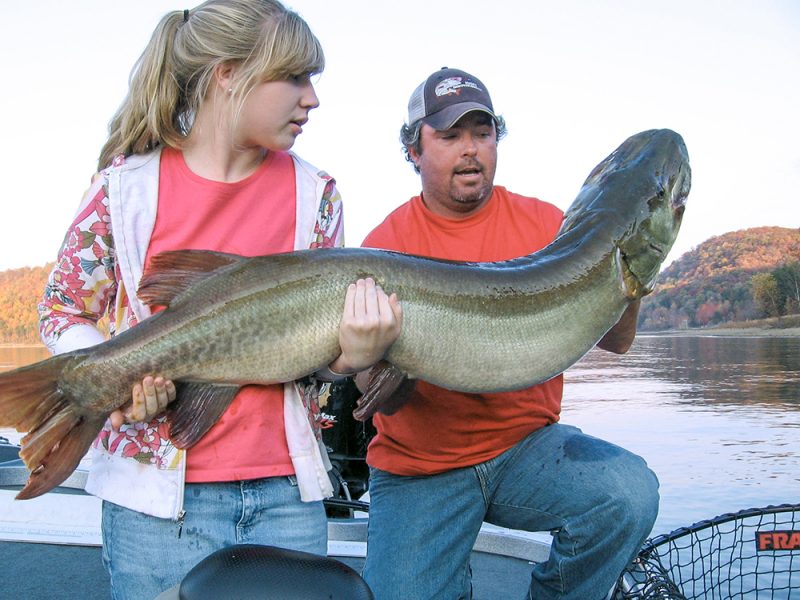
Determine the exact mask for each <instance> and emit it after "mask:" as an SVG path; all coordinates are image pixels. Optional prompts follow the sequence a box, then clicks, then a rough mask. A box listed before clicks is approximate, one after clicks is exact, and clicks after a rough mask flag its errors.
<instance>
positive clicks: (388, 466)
mask: <svg viewBox="0 0 800 600" xmlns="http://www.w3.org/2000/svg"><path fill="white" fill-rule="evenodd" d="M562 217H563V214H562V212H561V210H559V209H558V208H557V207H555V206H553V205H552V204H548V203H546V202H542V201H541V200H538V199H536V198H527V197H525V196H520V195H517V194H513V193H511V192H509V191H507V190H506V189H505V188H503V187H500V186H495V187H494V191H493V193H492V196H491V198H490V199H489V201H488V202H487V203H486V204H485V205H484V206H483V207H482V208H481V209H480V210H479V211H478V212H477V213H475V214H473V215H470V216H469V217H467V218H466V219H461V220H452V219H447V218H444V217H441V216H439V215H436V214H434V213H432V212H431V211H430V210H428V208H427V207H426V206H425V204H424V202H423V200H422V198H421V197H420V196H416V197H414V198H412V199H411V200H410V201H409V202H407V203H405V204H403V205H402V206H400V207H399V208H398V209H397V210H395V211H394V212H392V213H391V214H390V215H389V216H388V217H387V218H386V220H385V221H384V222H383V223H381V224H380V225H379V226H378V227H376V228H375V229H374V230H373V231H372V232H371V233H370V234H369V235H368V236H367V237H366V239H365V240H364V242H363V244H362V245H363V246H366V247H370V248H382V249H386V250H398V251H400V252H406V253H409V254H420V255H424V256H430V257H433V258H445V259H450V260H466V261H481V262H488V261H499V260H508V259H511V258H517V257H519V256H525V255H527V254H531V253H533V252H536V251H537V250H541V249H542V248H544V247H545V246H546V245H547V244H549V243H550V242H551V241H552V240H553V238H554V237H555V235H556V233H557V231H558V229H559V227H560V226H561V220H562ZM402 301H403V299H402V298H400V302H401V303H402ZM562 388H563V378H562V376H560V375H559V376H557V377H554V378H553V379H551V380H549V381H546V382H545V383H542V384H540V385H536V386H533V387H531V388H527V389H523V390H517V391H512V392H501V393H494V394H467V393H461V392H453V391H450V390H446V389H444V388H440V387H438V386H435V385H432V384H429V383H427V382H424V381H418V382H417V385H416V389H415V391H414V394H413V397H412V399H411V401H410V402H409V403H408V404H406V405H405V406H404V407H403V408H401V409H400V410H399V411H398V412H397V413H395V414H394V415H392V416H386V415H381V414H378V415H376V416H375V417H374V419H373V422H374V424H375V426H376V428H377V435H376V436H375V437H374V438H373V439H372V442H371V443H370V445H369V451H368V455H367V462H368V463H369V464H370V465H372V466H374V467H377V468H379V469H382V470H384V471H388V472H390V473H395V474H397V475H430V474H434V473H441V472H443V471H447V470H449V469H454V468H459V467H466V466H470V465H474V464H478V463H480V462H483V461H486V460H489V459H491V458H494V457H495V456H498V455H499V454H501V453H502V452H504V451H506V450H507V449H509V448H510V447H512V446H513V445H514V444H516V443H517V442H519V441H520V440H521V439H523V438H524V437H525V436H527V435H528V434H529V433H531V432H533V431H535V430H537V429H540V428H541V427H544V426H546V425H549V424H551V423H555V422H556V421H557V420H558V417H559V413H560V411H561V392H562Z"/></svg>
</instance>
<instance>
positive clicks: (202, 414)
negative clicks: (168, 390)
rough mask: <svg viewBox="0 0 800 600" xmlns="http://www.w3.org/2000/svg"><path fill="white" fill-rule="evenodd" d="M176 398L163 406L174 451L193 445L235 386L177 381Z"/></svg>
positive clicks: (224, 406)
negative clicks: (165, 408) (165, 409)
mask: <svg viewBox="0 0 800 600" xmlns="http://www.w3.org/2000/svg"><path fill="white" fill-rule="evenodd" d="M175 387H176V399H175V401H174V402H172V403H170V405H169V406H168V407H167V423H169V437H170V440H172V443H173V444H175V446H176V447H178V448H189V447H190V446H193V445H194V444H196V443H197V441H198V440H199V439H200V438H201V437H203V436H204V435H205V434H206V432H207V431H208V430H209V429H211V427H212V426H213V425H214V423H216V422H217V421H218V420H219V418H220V417H221V416H222V413H224V412H225V410H226V409H227V408H228V406H230V404H231V402H232V401H233V397H234V396H236V393H237V392H238V391H239V386H238V385H223V384H215V383H201V382H192V381H190V382H178V383H176V385H175Z"/></svg>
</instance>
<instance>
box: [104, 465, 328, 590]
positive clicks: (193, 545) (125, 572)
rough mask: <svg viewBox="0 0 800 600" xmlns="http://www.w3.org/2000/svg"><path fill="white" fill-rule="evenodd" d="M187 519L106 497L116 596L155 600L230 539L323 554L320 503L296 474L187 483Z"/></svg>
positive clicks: (107, 550) (107, 559)
mask: <svg viewBox="0 0 800 600" xmlns="http://www.w3.org/2000/svg"><path fill="white" fill-rule="evenodd" d="M184 511H185V515H184V519H183V523H182V524H181V523H180V522H178V521H173V520H171V519H160V518H158V517H151V516H149V515H145V514H143V513H140V512H136V511H134V510H129V509H127V508H123V507H121V506H118V505H116V504H112V503H110V502H103V518H102V531H103V563H104V565H105V567H106V570H107V571H108V573H109V575H110V577H111V595H112V597H113V598H114V600H152V598H155V597H156V596H158V595H159V594H160V593H161V592H162V591H164V590H166V589H169V588H171V587H173V586H175V585H177V584H178V583H180V581H181V580H182V579H183V577H184V575H186V573H188V572H189V571H190V570H191V569H192V567H194V566H195V565H196V564H197V563H198V562H200V561H201V560H202V559H203V558H205V557H206V556H208V555H209V554H211V553H212V552H215V551H216V550H219V549H220V548H223V547H225V546H230V545H232V544H265V545H270V546H278V547H281V548H289V549H291V550H303V551H305V552H313V553H315V554H320V555H323V556H324V555H325V554H326V552H327V549H328V522H327V518H326V516H325V508H324V506H323V504H322V502H301V501H300V491H299V490H298V488H297V485H296V484H295V482H294V478H290V477H268V478H265V479H254V480H251V481H235V482H224V483H188V484H186V489H185V493H184Z"/></svg>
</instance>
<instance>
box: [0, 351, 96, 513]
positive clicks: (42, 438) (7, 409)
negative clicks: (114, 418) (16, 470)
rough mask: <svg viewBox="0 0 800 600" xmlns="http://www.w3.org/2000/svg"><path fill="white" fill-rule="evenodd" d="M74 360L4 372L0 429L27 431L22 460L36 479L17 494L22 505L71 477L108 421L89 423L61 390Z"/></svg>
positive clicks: (45, 362) (1, 376)
mask: <svg viewBox="0 0 800 600" xmlns="http://www.w3.org/2000/svg"><path fill="white" fill-rule="evenodd" d="M79 360H80V359H79ZM74 361H75V355H74V354H73V353H70V354H63V355H60V356H54V357H53V358H50V359H48V360H43V361H41V362H38V363H35V364H33V365H29V366H27V367H22V368H21V369H16V370H14V371H9V372H7V373H0V427H14V428H15V429H16V430H17V431H24V432H28V434H27V435H26V436H25V437H24V438H22V442H21V446H22V448H21V450H20V453H19V455H20V458H21V459H22V460H23V462H24V463H25V466H27V467H28V468H29V469H30V470H31V474H30V477H29V479H28V482H27V483H26V484H25V487H24V488H23V489H22V490H21V491H20V492H19V494H17V498H18V499H20V500H22V499H26V498H34V497H36V496H40V495H41V494H44V493H45V492H47V491H49V490H51V489H52V488H54V487H56V486H57V485H58V484H60V483H62V482H63V481H64V480H65V479H66V478H67V477H69V475H70V474H71V473H72V472H73V471H74V470H75V468H76V467H77V466H78V463H80V461H81V458H83V456H84V454H86V452H87V451H88V449H89V446H90V445H91V443H92V441H93V440H94V438H95V437H96V436H97V433H98V432H99V431H100V428H101V427H102V426H103V423H104V422H105V417H103V418H98V419H89V418H88V417H87V415H86V414H84V413H82V412H80V411H79V408H78V407H77V405H75V404H74V403H73V402H72V401H71V399H70V398H69V397H67V396H66V395H65V394H64V393H63V392H62V391H61V390H60V389H59V385H58V382H59V377H60V375H61V372H62V370H63V369H64V368H65V367H67V366H70V365H72V364H74Z"/></svg>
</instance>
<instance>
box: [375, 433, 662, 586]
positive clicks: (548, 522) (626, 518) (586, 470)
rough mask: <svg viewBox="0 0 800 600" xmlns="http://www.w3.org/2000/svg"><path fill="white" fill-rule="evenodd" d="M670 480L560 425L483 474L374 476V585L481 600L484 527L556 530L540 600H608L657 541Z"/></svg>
mask: <svg viewBox="0 0 800 600" xmlns="http://www.w3.org/2000/svg"><path fill="white" fill-rule="evenodd" d="M657 512H658V480H657V479H656V476H655V475H654V474H653V472H652V471H650V469H648V468H647V465H646V464H645V461H644V460H643V459H642V458H640V457H639V456H636V455H635V454H632V453H631V452H628V451H627V450H624V449H623V448H620V447H619V446H615V445H614V444H611V443H608V442H605V441H603V440H600V439H597V438H594V437H591V436H588V435H585V434H584V433H582V432H581V431H580V430H579V429H577V428H575V427H571V426H568V425H562V424H554V425H550V426H548V427H545V428H543V429H540V430H539V431H536V432H534V433H532V434H530V435H529V436H528V437H527V438H525V439H524V440H522V441H521V442H519V443H518V444H517V445H516V446H514V447H512V448H510V449H509V450H507V451H506V452H504V453H503V454H501V455H499V456H497V457H496V458H494V459H492V460H489V461H487V462H484V463H481V464H478V465H475V466H473V467H468V468H463V469H455V470H452V471H447V472H444V473H441V474H437V475H431V476H420V477H407V476H398V475H392V474H390V473H387V472H385V471H380V470H378V469H374V468H373V469H372V470H371V474H370V511H369V528H368V532H369V533H368V544H367V561H366V564H365V566H364V578H365V579H366V581H367V583H368V584H369V585H370V587H371V588H372V590H373V592H374V593H375V598H376V600H401V599H402V600H456V599H470V598H471V597H472V594H471V584H470V569H469V559H470V552H471V550H472V547H473V545H474V543H475V540H476V538H477V535H478V531H479V529H480V527H481V524H482V523H483V522H484V521H487V522H489V523H493V524H495V525H499V526H502V527H509V528H513V529H520V530H526V531H552V532H553V544H552V548H551V552H550V557H549V560H547V561H546V562H543V563H539V564H536V565H535V566H534V567H533V570H532V577H531V586H530V592H529V596H527V597H528V598H532V599H535V600H555V599H556V598H558V599H560V600H601V599H603V598H605V597H606V595H607V593H608V592H609V590H610V589H611V588H612V587H613V585H614V583H615V581H616V580H617V578H618V577H619V575H620V573H621V571H622V570H623V568H624V567H625V566H626V565H627V564H628V562H629V561H630V560H632V559H633V557H634V556H635V555H636V553H637V552H638V550H639V548H640V546H641V545H642V543H643V542H644V540H645V539H646V537H647V536H648V535H649V534H650V530H651V528H652V526H653V522H654V521H655V518H656V514H657Z"/></svg>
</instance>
